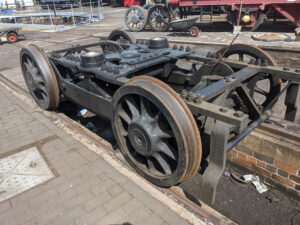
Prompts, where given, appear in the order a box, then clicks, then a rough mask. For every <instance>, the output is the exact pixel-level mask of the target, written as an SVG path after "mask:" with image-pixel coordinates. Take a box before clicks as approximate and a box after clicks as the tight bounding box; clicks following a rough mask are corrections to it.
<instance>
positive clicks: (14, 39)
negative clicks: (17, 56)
mask: <svg viewBox="0 0 300 225" xmlns="http://www.w3.org/2000/svg"><path fill="white" fill-rule="evenodd" d="M6 38H7V42H8V43H10V44H11V43H15V42H17V41H18V35H17V34H16V33H15V32H9V33H8V34H7V35H6Z"/></svg>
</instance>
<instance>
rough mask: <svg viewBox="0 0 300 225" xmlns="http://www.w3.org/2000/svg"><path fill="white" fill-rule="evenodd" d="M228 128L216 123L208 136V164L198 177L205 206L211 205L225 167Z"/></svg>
mask: <svg viewBox="0 0 300 225" xmlns="http://www.w3.org/2000/svg"><path fill="white" fill-rule="evenodd" d="M229 130H230V126H229V125H228V124H226V123H223V122H220V121H216V122H215V125H214V128H213V131H212V134H211V136H210V144H209V145H210V154H209V159H208V161H209V164H208V167H207V168H206V170H205V171H204V173H203V175H202V176H201V177H200V187H199V188H200V190H201V191H200V198H201V199H202V200H203V201H204V202H205V203H207V204H211V205H213V204H214V202H215V197H216V190H217V186H218V183H219V181H220V178H221V176H222V174H223V173H224V170H225V166H226V153H227V151H226V150H227V141H228V136H229Z"/></svg>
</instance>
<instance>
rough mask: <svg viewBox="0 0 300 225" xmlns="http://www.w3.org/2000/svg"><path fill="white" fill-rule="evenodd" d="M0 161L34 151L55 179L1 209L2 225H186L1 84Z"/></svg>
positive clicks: (7, 203)
mask: <svg viewBox="0 0 300 225" xmlns="http://www.w3.org/2000/svg"><path fill="white" fill-rule="evenodd" d="M0 102H1V107H0V157H4V156H7V155H10V154H13V153H15V152H19V151H22V150H25V149H27V148H29V147H32V146H36V147H37V148H38V149H39V151H40V152H41V153H42V155H43V156H44V158H45V159H46V160H47V162H48V163H49V165H50V167H51V169H52V170H53V171H54V173H55V174H56V175H57V176H56V177H55V178H54V179H52V180H50V181H48V182H46V183H44V184H42V185H39V186H36V187H34V188H32V189H30V190H28V191H26V192H23V193H22V194H19V195H17V196H15V197H13V198H11V199H9V200H6V201H4V202H2V203H0V224H1V225H14V224H19V225H32V224H38V225H43V224H47V225H71V224H78V225H84V224H86V225H88V224H99V225H100V224H153V225H155V224H157V225H165V224H172V225H175V224H180V225H184V224H189V223H188V222H187V221H185V220H184V219H182V218H181V217H180V216H178V215H177V214H176V213H175V212H173V211H172V210H170V209H169V208H168V207H167V206H165V205H164V204H163V203H162V202H160V201H158V200H156V199H155V198H154V197H152V196H151V195H150V194H148V193H147V192H145V191H144V190H143V189H142V188H140V187H139V186H138V185H137V184H135V183H133V182H132V181H130V180H129V179H128V178H127V177H125V176H124V175H122V174H121V173H119V172H118V171H117V170H115V169H114V168H113V167H112V166H111V165H109V164H108V163H107V162H106V161H104V160H103V159H102V158H100V157H99V156H98V155H97V154H95V153H93V152H91V151H89V150H88V149H87V148H86V147H85V146H83V145H82V144H81V143H79V142H78V141H76V140H74V139H73V138H72V137H71V136H70V135H68V134H66V133H64V131H62V130H61V129H60V128H58V127H56V125H54V124H53V122H52V121H50V120H49V119H48V118H46V117H44V116H43V115H42V114H40V113H39V112H37V111H36V110H34V108H33V106H29V105H27V104H26V103H24V102H22V101H21V100H20V99H19V98H17V97H16V96H14V95H13V94H12V93H10V92H9V91H8V90H7V89H5V87H4V86H3V85H2V84H1V83H0Z"/></svg>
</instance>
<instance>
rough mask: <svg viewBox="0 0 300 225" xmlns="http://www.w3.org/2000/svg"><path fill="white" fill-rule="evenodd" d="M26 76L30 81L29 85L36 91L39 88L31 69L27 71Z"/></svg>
mask: <svg viewBox="0 0 300 225" xmlns="http://www.w3.org/2000/svg"><path fill="white" fill-rule="evenodd" d="M26 76H27V81H28V85H29V86H30V89H31V90H33V91H35V90H36V89H37V85H36V82H35V81H34V79H33V77H32V75H31V73H30V72H29V71H27V73H26Z"/></svg>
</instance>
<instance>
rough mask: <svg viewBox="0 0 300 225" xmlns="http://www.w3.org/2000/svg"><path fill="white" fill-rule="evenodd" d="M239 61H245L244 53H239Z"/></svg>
mask: <svg viewBox="0 0 300 225" xmlns="http://www.w3.org/2000/svg"><path fill="white" fill-rule="evenodd" d="M239 61H241V62H242V61H244V53H239Z"/></svg>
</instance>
